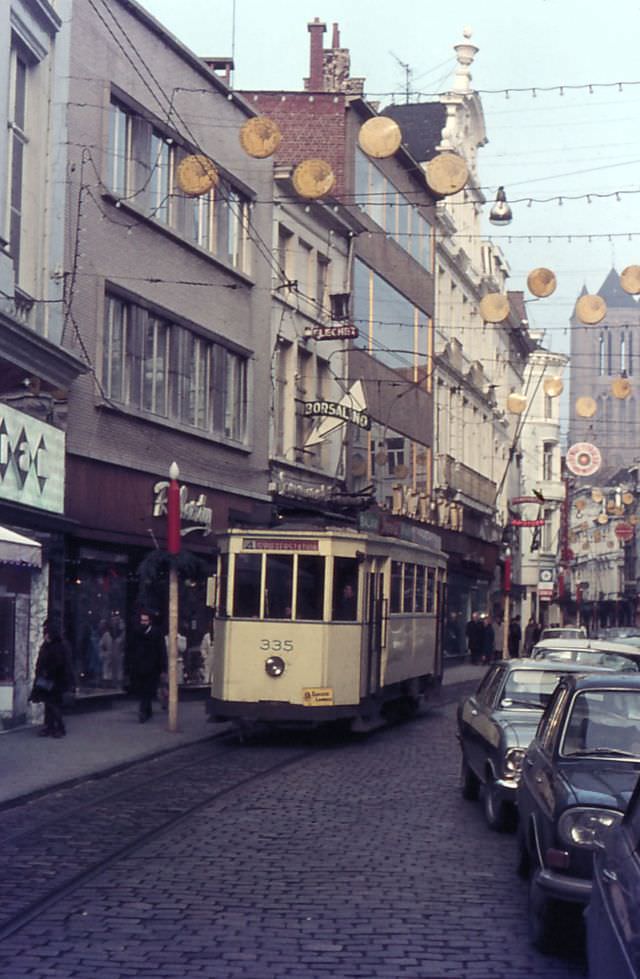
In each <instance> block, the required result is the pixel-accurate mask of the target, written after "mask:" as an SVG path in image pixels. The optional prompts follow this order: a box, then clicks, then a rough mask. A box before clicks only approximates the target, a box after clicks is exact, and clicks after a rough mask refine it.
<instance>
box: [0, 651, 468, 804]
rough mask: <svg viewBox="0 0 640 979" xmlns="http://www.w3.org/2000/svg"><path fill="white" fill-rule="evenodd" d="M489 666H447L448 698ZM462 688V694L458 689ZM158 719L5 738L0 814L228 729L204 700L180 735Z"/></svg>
mask: <svg viewBox="0 0 640 979" xmlns="http://www.w3.org/2000/svg"><path fill="white" fill-rule="evenodd" d="M485 670H486V667H485V666H472V665H471V664H468V663H464V664H460V665H455V666H447V667H445V671H444V678H443V697H444V699H446V700H451V699H454V700H455V699H457V697H458V695H460V696H461V695H462V693H463V691H464V690H465V688H467V687H469V686H473V685H474V684H476V683H477V682H479V680H480V677H482V676H483V675H484V672H485ZM458 687H459V688H460V689H459V690H458V689H457V688H458ZM154 706H155V707H156V709H155V710H154V715H153V718H152V719H151V720H150V721H148V722H147V723H146V724H140V723H139V721H138V707H137V703H136V701H135V700H133V699H125V700H122V701H114V703H113V705H112V706H111V707H110V708H107V709H96V710H87V711H82V712H75V711H70V712H69V713H67V714H65V724H66V728H67V737H66V738H57V739H53V738H40V737H38V731H39V730H40V727H39V726H30V727H25V728H19V729H15V730H12V731H7V732H6V733H3V734H2V735H0V808H2V807H3V806H6V805H9V804H11V803H13V802H15V801H16V800H18V799H23V798H24V797H28V796H30V795H38V794H39V793H41V792H44V791H46V790H47V789H51V788H53V787H55V786H59V785H63V784H65V783H72V782H77V781H81V780H83V779H86V778H90V777H91V776H93V775H98V774H101V775H105V774H106V773H108V772H112V771H117V770H118V769H120V768H126V767H127V766H129V765H131V764H133V763H134V762H136V761H141V760H142V759H144V758H152V757H154V756H155V755H159V754H164V753H166V752H168V751H171V750H173V749H175V748H181V747H183V746H184V745H188V744H193V743H195V742H197V741H204V740H206V739H207V738H213V737H217V736H220V735H221V734H223V733H224V732H225V731H227V730H229V725H228V724H212V723H211V722H210V721H209V720H208V719H207V715H206V710H205V703H204V700H184V701H182V700H181V701H180V702H179V704H178V727H179V730H178V732H176V733H174V734H172V733H170V732H169V731H168V730H167V714H166V712H165V711H161V710H159V709H157V705H154Z"/></svg>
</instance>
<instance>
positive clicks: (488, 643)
mask: <svg viewBox="0 0 640 979" xmlns="http://www.w3.org/2000/svg"><path fill="white" fill-rule="evenodd" d="M482 629H483V633H482V662H483V663H492V662H493V658H494V655H495V641H496V634H495V632H494V629H493V623H492V622H491V616H490V615H487V616H486V618H485V619H484V622H483V623H482Z"/></svg>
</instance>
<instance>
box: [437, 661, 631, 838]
mask: <svg viewBox="0 0 640 979" xmlns="http://www.w3.org/2000/svg"><path fill="white" fill-rule="evenodd" d="M620 663H621V664H622V666H623V667H624V666H628V667H629V668H630V669H635V667H634V666H633V664H631V663H629V661H628V660H624V659H623V658H620ZM618 665H619V664H618V663H611V664H608V665H602V664H596V665H595V666H592V667H590V669H592V670H600V671H601V672H603V671H604V672H607V671H609V670H610V669H615V668H616V667H617V666H618ZM585 669H588V667H586V666H585V665H584V664H576V663H572V662H560V663H556V662H552V661H544V660H540V661H536V660H531V659H511V660H501V661H499V662H497V663H494V664H493V665H492V666H490V667H489V669H488V670H487V672H486V674H485V675H484V677H483V679H482V681H481V682H480V685H479V687H478V689H477V690H476V692H475V693H474V694H472V695H471V696H470V697H467V698H466V699H465V700H463V701H461V703H460V704H459V706H458V715H457V716H458V740H459V742H460V748H461V751H462V762H461V777H460V781H461V788H462V794H463V796H464V798H465V799H477V798H478V796H479V795H482V801H483V806H484V814H485V819H486V821H487V825H488V826H489V827H490V828H491V829H494V830H504V829H506V828H507V827H509V826H512V825H514V824H515V809H514V806H515V799H516V788H517V785H518V780H519V777H520V771H521V767H522V760H523V758H524V753H525V750H526V748H527V746H528V745H529V742H530V741H531V739H532V738H533V736H534V734H535V731H536V728H537V726H538V722H539V720H540V717H541V715H542V712H543V710H544V708H545V706H546V705H547V703H548V702H549V700H550V699H551V694H552V693H553V691H554V690H555V688H556V685H557V683H558V680H559V679H560V677H562V676H564V675H565V674H566V673H574V672H584V671H585Z"/></svg>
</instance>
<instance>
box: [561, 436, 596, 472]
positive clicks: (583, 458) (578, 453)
mask: <svg viewBox="0 0 640 979" xmlns="http://www.w3.org/2000/svg"><path fill="white" fill-rule="evenodd" d="M601 464H602V456H601V455H600V450H599V449H598V448H597V447H596V446H595V445H592V444H591V442H574V444H573V445H572V446H571V447H570V448H569V449H568V450H567V469H569V470H570V471H571V472H572V473H573V474H574V476H593V474H594V473H596V472H597V471H598V469H599V468H600V466H601Z"/></svg>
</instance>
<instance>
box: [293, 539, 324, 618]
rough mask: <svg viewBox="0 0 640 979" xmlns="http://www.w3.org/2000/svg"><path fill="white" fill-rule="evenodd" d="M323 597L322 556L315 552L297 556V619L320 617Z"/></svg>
mask: <svg viewBox="0 0 640 979" xmlns="http://www.w3.org/2000/svg"><path fill="white" fill-rule="evenodd" d="M323 599H324V558H323V557H319V556H318V555H316V554H300V555H299V557H298V599H297V608H296V618H297V619H315V620H317V619H321V618H322V604H323Z"/></svg>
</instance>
